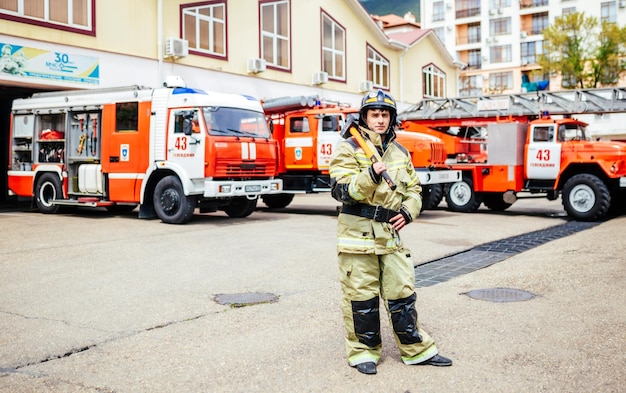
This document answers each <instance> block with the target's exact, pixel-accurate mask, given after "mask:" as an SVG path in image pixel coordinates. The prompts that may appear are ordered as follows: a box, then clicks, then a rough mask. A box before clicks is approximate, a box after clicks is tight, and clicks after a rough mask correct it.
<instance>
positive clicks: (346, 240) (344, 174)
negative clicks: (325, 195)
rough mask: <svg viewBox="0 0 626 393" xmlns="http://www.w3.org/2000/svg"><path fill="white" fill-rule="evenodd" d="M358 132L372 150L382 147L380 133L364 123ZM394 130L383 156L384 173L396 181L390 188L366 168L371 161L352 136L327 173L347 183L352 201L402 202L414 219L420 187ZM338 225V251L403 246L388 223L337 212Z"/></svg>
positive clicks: (388, 205)
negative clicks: (394, 188) (366, 126)
mask: <svg viewBox="0 0 626 393" xmlns="http://www.w3.org/2000/svg"><path fill="white" fill-rule="evenodd" d="M360 131H361V134H362V135H363V136H364V137H365V138H364V139H365V140H366V143H367V144H368V145H369V147H370V149H371V150H372V151H379V152H380V151H382V142H381V138H380V135H379V134H377V133H375V132H373V131H370V130H369V129H367V128H365V127H360ZM394 140H395V133H393V132H391V133H390V134H389V141H388V143H387V146H386V150H385V151H384V152H383V154H382V156H380V157H378V158H379V159H382V161H383V162H384V163H385V164H386V165H387V173H388V174H389V175H390V176H391V178H392V179H393V181H394V182H395V183H396V186H397V188H396V190H395V191H392V190H391V189H390V188H389V185H387V183H386V182H385V181H384V180H381V181H380V182H378V183H377V182H375V181H374V179H372V176H371V174H370V172H369V168H370V167H371V165H372V161H371V160H370V159H369V157H367V156H366V155H365V153H364V152H363V149H361V148H360V147H358V145H357V144H356V143H355V142H354V141H353V140H345V141H342V142H341V143H340V144H339V145H338V146H337V150H336V152H335V154H334V156H333V157H332V159H331V162H330V169H329V170H330V177H331V178H332V179H334V181H336V182H337V183H338V184H348V194H349V196H350V197H351V198H352V199H354V200H355V201H358V202H361V203H366V204H369V205H374V206H375V205H381V206H383V207H385V208H387V209H393V210H399V209H400V207H401V206H404V207H405V208H406V210H407V211H408V212H409V213H410V214H411V217H412V218H413V219H415V218H416V217H417V216H418V215H419V213H420V210H421V208H422V197H421V192H422V187H421V185H420V182H419V178H418V177H417V173H416V172H415V169H414V168H413V164H412V163H411V157H410V154H409V153H408V152H407V150H406V149H405V148H404V147H402V146H401V145H399V144H398V143H396V142H394ZM338 220H339V221H338V226H337V231H338V233H337V235H338V236H337V251H338V252H346V253H353V254H369V253H376V254H388V253H392V252H394V251H396V250H398V249H400V248H403V245H402V241H401V240H400V237H399V235H398V233H397V232H396V231H395V230H394V229H393V228H392V226H391V225H390V224H388V223H381V222H376V221H374V220H371V219H368V218H363V217H358V216H354V215H349V214H340V215H339V218H338Z"/></svg>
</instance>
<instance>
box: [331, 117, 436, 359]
mask: <svg viewBox="0 0 626 393" xmlns="http://www.w3.org/2000/svg"><path fill="white" fill-rule="evenodd" d="M360 132H361V134H362V135H363V136H364V139H365V140H366V142H367V144H368V145H369V147H370V149H371V150H372V151H375V152H378V153H379V154H378V158H377V159H378V160H380V161H383V162H384V163H385V164H386V165H387V172H388V173H389V175H390V176H391V178H392V179H393V181H394V182H395V184H396V186H397V187H396V189H395V191H392V190H391V188H390V186H389V185H388V184H387V183H386V182H385V181H384V180H381V179H380V176H378V175H376V174H375V173H374V172H373V170H372V169H371V166H372V162H371V161H370V159H369V158H368V157H367V156H366V155H365V153H364V151H363V149H361V148H360V147H359V146H358V143H357V142H356V141H355V140H354V138H352V137H351V138H348V139H347V140H345V141H342V142H341V143H340V144H339V145H338V147H337V151H336V152H335V155H334V156H333V158H332V160H331V163H330V177H331V183H332V195H333V197H334V198H335V199H337V200H338V201H340V202H342V203H343V204H344V207H343V208H344V209H345V210H346V211H347V208H348V207H351V206H353V205H355V204H360V205H357V206H366V207H367V205H370V206H382V207H384V208H386V209H392V210H396V211H400V210H402V211H403V214H404V215H405V218H408V221H407V223H408V222H409V221H410V220H411V219H413V218H415V217H417V216H418V215H419V212H420V210H421V206H422V200H421V194H420V193H421V190H422V188H421V186H420V182H419V178H418V177H417V174H416V173H415V169H414V168H413V164H412V163H411V157H410V155H409V153H408V152H407V151H406V149H405V148H404V147H402V146H401V145H399V144H398V143H396V142H394V140H395V133H394V132H393V130H391V131H389V132H388V134H387V140H386V143H385V144H384V145H383V143H382V140H381V136H380V135H379V134H377V133H375V132H373V131H371V130H369V129H367V128H365V127H360ZM337 252H338V259H339V271H340V281H341V286H342V291H343V301H342V311H343V315H344V322H345V327H346V332H347V334H346V351H347V356H348V362H349V364H350V365H351V366H356V365H357V364H361V363H365V362H375V363H378V360H379V359H380V352H381V339H380V316H379V296H381V297H382V298H383V300H384V304H385V307H386V309H387V314H388V315H389V319H390V322H391V325H392V326H393V330H394V336H395V340H396V344H397V345H398V348H399V349H400V353H401V356H402V360H403V362H404V363H406V364H416V363H421V362H423V361H426V360H428V359H430V358H431V357H433V356H434V355H436V354H437V348H436V346H435V344H434V342H433V340H432V339H431V338H430V336H429V335H428V334H427V333H426V332H424V331H423V330H422V329H421V328H420V327H419V323H418V320H417V311H416V309H415V272H414V270H413V269H414V267H413V262H412V260H411V255H410V251H409V250H408V249H407V248H405V247H404V245H403V244H402V240H401V239H400V236H399V234H398V232H397V231H395V230H394V229H393V227H392V226H391V224H389V223H388V222H379V221H376V220H374V219H372V218H368V217H363V216H359V215H355V214H354V212H352V214H347V213H345V212H344V213H340V214H339V217H338V226H337Z"/></svg>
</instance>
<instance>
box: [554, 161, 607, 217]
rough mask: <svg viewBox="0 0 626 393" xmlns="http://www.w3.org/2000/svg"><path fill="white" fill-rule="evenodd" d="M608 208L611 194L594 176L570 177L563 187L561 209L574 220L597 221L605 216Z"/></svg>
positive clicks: (585, 174) (584, 174)
mask: <svg viewBox="0 0 626 393" xmlns="http://www.w3.org/2000/svg"><path fill="white" fill-rule="evenodd" d="M610 206H611V193H610V192H609V189H608V188H607V186H606V185H605V184H604V183H603V182H602V180H600V178H599V177H597V176H595V175H590V174H587V173H583V174H580V175H576V176H572V178H571V179H569V180H568V181H567V182H566V183H565V185H564V186H563V207H564V208H565V211H566V212H567V214H568V215H569V216H570V217H572V218H574V219H576V220H580V221H596V220H599V219H601V218H602V217H604V216H605V215H606V214H607V212H608V211H609V207H610Z"/></svg>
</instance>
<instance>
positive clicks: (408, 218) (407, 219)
mask: <svg viewBox="0 0 626 393" xmlns="http://www.w3.org/2000/svg"><path fill="white" fill-rule="evenodd" d="M400 214H402V216H403V217H404V221H405V222H406V223H407V224H408V223H410V222H411V221H413V218H411V213H409V209H407V208H406V206H404V205H402V206H400Z"/></svg>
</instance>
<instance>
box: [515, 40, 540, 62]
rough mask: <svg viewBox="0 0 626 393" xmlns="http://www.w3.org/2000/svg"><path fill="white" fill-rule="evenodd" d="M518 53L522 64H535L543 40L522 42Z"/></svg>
mask: <svg viewBox="0 0 626 393" xmlns="http://www.w3.org/2000/svg"><path fill="white" fill-rule="evenodd" d="M520 53H521V62H522V65H526V64H536V63H537V59H538V58H539V55H541V54H542V53H543V41H532V42H522V44H521V52H520Z"/></svg>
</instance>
